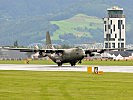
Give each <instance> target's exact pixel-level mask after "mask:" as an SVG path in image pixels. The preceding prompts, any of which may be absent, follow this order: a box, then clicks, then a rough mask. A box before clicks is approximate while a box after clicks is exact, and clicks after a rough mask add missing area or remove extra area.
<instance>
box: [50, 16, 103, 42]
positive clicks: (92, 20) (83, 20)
mask: <svg viewBox="0 0 133 100" xmlns="http://www.w3.org/2000/svg"><path fill="white" fill-rule="evenodd" d="M51 24H54V25H57V26H58V29H57V30H56V31H55V32H54V34H53V36H52V39H53V40H62V42H64V43H71V42H72V43H85V42H91V41H92V40H93V38H95V41H97V40H99V36H100V37H101V38H100V40H103V31H102V30H103V21H102V19H101V18H97V17H93V16H87V15H84V14H78V15H75V16H73V17H72V18H70V19H66V20H61V21H51ZM96 34H98V35H97V36H96ZM76 40H77V41H76Z"/></svg>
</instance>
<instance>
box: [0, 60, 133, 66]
mask: <svg viewBox="0 0 133 100" xmlns="http://www.w3.org/2000/svg"><path fill="white" fill-rule="evenodd" d="M0 64H25V61H24V60H22V61H10V60H6V61H1V60H0ZM29 64H44V65H53V64H55V63H54V62H52V61H51V60H31V61H30V62H29ZM79 65H103V66H133V60H128V61H125V60H123V61H110V60H108V61H101V60H93V61H85V60H83V61H82V64H79Z"/></svg>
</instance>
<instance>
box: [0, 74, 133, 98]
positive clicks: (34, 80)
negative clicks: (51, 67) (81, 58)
mask: <svg viewBox="0 0 133 100" xmlns="http://www.w3.org/2000/svg"><path fill="white" fill-rule="evenodd" d="M0 100H133V74H131V73H104V74H103V75H95V74H88V73H86V72H32V71H0Z"/></svg>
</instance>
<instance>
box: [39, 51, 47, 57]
mask: <svg viewBox="0 0 133 100" xmlns="http://www.w3.org/2000/svg"><path fill="white" fill-rule="evenodd" d="M46 56H47V55H46V53H45V52H39V56H38V57H39V58H42V57H46Z"/></svg>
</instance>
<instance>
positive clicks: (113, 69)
mask: <svg viewBox="0 0 133 100" xmlns="http://www.w3.org/2000/svg"><path fill="white" fill-rule="evenodd" d="M92 67H94V66H92ZM98 68H99V70H101V71H103V72H126V73H133V66H98ZM0 70H29V71H83V72H86V71H87V66H86V65H77V66H75V67H73V66H70V65H64V66H62V67H58V66H57V65H31V64H29V65H28V64H0Z"/></svg>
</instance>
